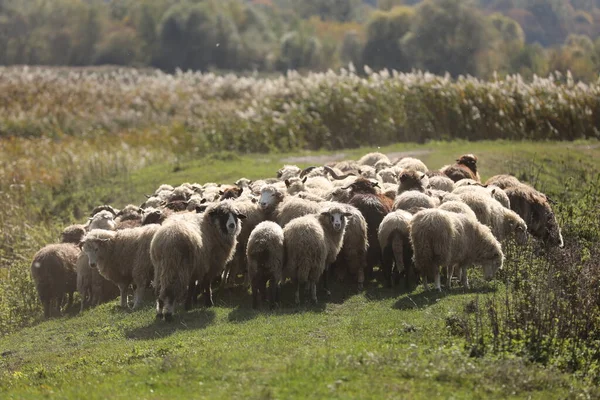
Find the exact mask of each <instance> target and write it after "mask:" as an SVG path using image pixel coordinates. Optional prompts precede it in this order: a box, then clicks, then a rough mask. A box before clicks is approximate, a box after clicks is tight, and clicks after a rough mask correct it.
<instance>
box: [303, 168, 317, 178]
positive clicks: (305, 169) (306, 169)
mask: <svg viewBox="0 0 600 400" xmlns="http://www.w3.org/2000/svg"><path fill="white" fill-rule="evenodd" d="M315 168H317V167H315V166H312V167H306V168H304V169H303V170H302V172H300V178H301V179H302V178H304V175H306V174H308V173H309V172H311V171H312V170H313V169H315Z"/></svg>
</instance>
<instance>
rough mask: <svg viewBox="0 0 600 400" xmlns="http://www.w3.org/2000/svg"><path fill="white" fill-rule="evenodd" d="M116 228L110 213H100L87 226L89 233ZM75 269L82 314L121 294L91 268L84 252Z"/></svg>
mask: <svg viewBox="0 0 600 400" xmlns="http://www.w3.org/2000/svg"><path fill="white" fill-rule="evenodd" d="M116 228H117V224H116V223H115V221H114V219H113V214H112V213H110V212H109V211H100V212H98V213H97V214H96V215H94V216H93V217H92V218H90V221H89V224H88V226H87V230H88V231H91V230H93V229H106V230H115V229H116ZM82 240H83V238H82ZM82 240H80V242H81V241H82ZM75 269H76V271H77V292H79V296H80V297H81V308H80V310H79V311H80V312H83V310H84V309H85V307H86V306H88V305H89V304H92V305H93V306H96V305H98V304H100V303H101V302H105V301H108V300H111V299H113V298H115V296H116V295H117V294H119V289H118V288H117V287H116V286H115V285H114V284H113V283H112V282H110V281H109V280H107V279H105V278H103V277H102V276H101V275H100V273H99V272H98V270H97V269H94V268H91V267H90V262H89V259H88V256H87V254H86V253H85V252H84V251H82V252H81V254H80V255H79V258H78V259H77V263H76V264H75Z"/></svg>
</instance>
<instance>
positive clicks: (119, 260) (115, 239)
mask: <svg viewBox="0 0 600 400" xmlns="http://www.w3.org/2000/svg"><path fill="white" fill-rule="evenodd" d="M158 228H159V226H158V225H155V224H152V225H146V226H142V227H137V228H131V229H122V230H117V231H114V232H113V231H106V230H102V229H93V230H91V231H90V232H89V233H88V234H87V235H86V237H85V239H84V241H83V251H85V253H86V254H87V256H88V258H89V261H90V267H92V268H98V272H100V275H102V276H103V277H104V278H106V279H108V280H110V281H112V282H114V283H115V284H116V285H117V286H118V287H119V292H120V294H121V307H123V308H126V307H127V288H128V287H129V285H130V284H132V283H133V284H134V285H135V292H134V304H133V308H134V309H137V308H139V307H140V306H141V304H142V301H143V295H144V291H145V289H146V287H147V286H148V285H149V284H150V281H151V280H152V276H153V267H152V262H151V260H150V242H151V241H152V238H153V237H154V234H155V233H156V231H157V230H158Z"/></svg>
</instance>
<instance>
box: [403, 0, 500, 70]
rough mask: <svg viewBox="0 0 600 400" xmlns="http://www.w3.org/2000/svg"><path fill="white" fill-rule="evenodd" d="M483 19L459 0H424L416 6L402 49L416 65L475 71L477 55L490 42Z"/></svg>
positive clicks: (438, 68) (425, 67) (428, 67)
mask: <svg viewBox="0 0 600 400" xmlns="http://www.w3.org/2000/svg"><path fill="white" fill-rule="evenodd" d="M486 24H487V21H486V19H485V18H484V16H483V15H481V13H479V12H478V11H477V10H476V9H474V8H472V7H470V6H468V5H467V4H465V2H464V1H461V0H427V1H425V2H424V3H422V4H421V5H419V6H418V7H417V12H416V14H415V17H414V18H413V23H412V25H411V29H410V32H409V33H408V34H407V35H405V37H404V38H403V40H402V45H403V48H404V50H405V51H406V52H407V54H409V55H410V57H411V58H412V59H413V60H414V61H415V63H416V65H417V67H419V68H421V69H425V70H428V71H430V72H433V73H436V74H444V73H445V72H449V73H450V74H451V75H453V76H457V75H459V74H473V75H476V74H477V72H478V65H477V57H478V55H480V54H481V53H482V52H484V51H486V50H487V49H488V48H489V47H490V44H491V41H490V32H489V30H488V27H487V25H486Z"/></svg>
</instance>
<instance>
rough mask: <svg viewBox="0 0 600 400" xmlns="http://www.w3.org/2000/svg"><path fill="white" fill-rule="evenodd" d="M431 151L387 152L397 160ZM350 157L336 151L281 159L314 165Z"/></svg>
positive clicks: (392, 159)
mask: <svg viewBox="0 0 600 400" xmlns="http://www.w3.org/2000/svg"><path fill="white" fill-rule="evenodd" d="M428 153H431V150H429V149H422V150H410V151H397V152H393V153H385V155H386V156H388V158H389V159H390V160H391V161H395V160H397V159H400V158H404V157H417V156H420V155H423V154H428ZM347 158H348V155H347V154H346V153H335V154H318V155H314V156H298V157H287V158H283V159H281V161H282V162H284V163H286V164H313V165H324V164H327V163H329V162H333V161H342V160H345V159H347Z"/></svg>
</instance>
